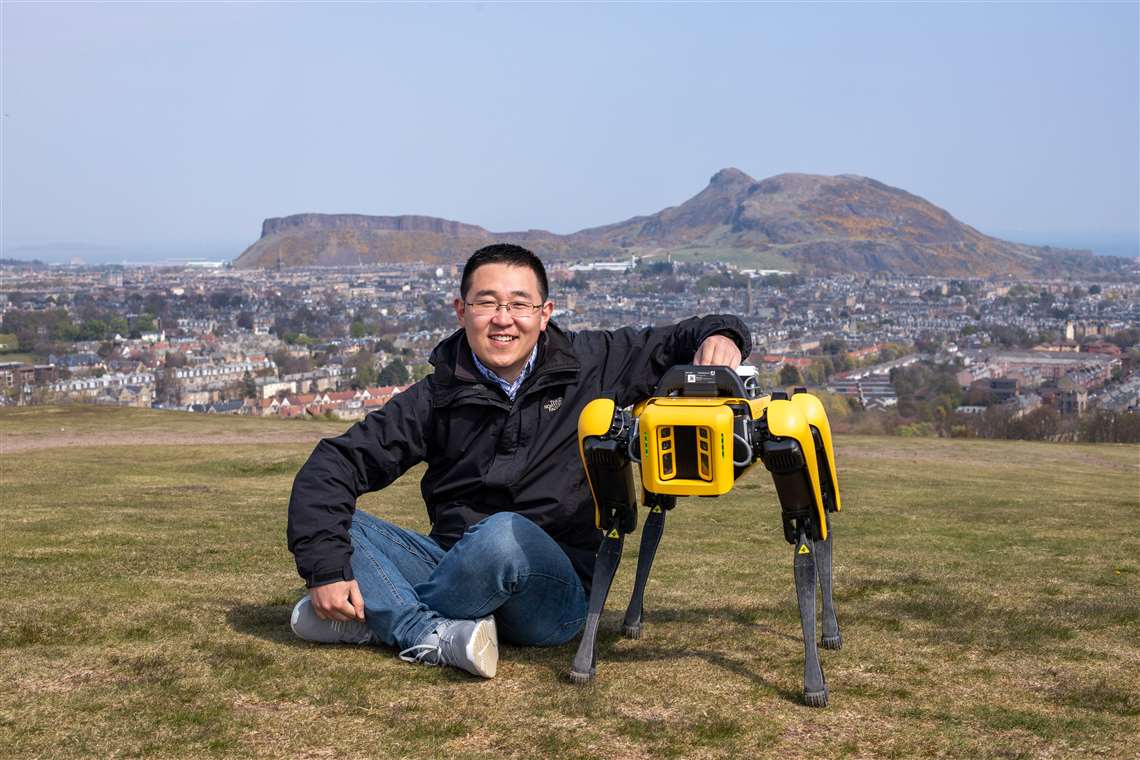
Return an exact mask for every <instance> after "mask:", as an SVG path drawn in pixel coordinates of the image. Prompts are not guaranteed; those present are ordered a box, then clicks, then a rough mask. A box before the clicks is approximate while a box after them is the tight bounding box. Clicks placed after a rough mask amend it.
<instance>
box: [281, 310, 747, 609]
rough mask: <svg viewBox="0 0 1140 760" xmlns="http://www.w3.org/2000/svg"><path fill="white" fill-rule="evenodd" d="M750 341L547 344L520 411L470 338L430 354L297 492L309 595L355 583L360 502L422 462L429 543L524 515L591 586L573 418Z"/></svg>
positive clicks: (554, 333) (314, 460)
mask: <svg viewBox="0 0 1140 760" xmlns="http://www.w3.org/2000/svg"><path fill="white" fill-rule="evenodd" d="M718 333H719V334H723V335H727V336H729V337H730V338H732V339H733V340H734V341H735V342H736V344H737V345H738V346H739V347H740V351H741V354H742V355H743V356H748V352H749V350H750V349H751V338H750V336H749V333H748V328H747V327H745V325H744V323H743V322H741V321H740V320H739V319H737V318H736V317H733V316H727V315H714V316H708V317H693V318H691V319H687V320H685V321H683V322H680V323H679V324H675V325H668V326H664V327H647V328H643V329H637V328H631V327H627V328H622V329H620V330H615V331H612V332H611V331H584V332H577V333H574V332H565V331H563V330H562V329H560V328H559V327H558V326H557V325H555V324H554V323H553V322H550V323H549V324H548V325H547V329H546V330H545V331H544V332H543V333H542V335H541V336H540V337H539V342H538V356H537V361H536V362H535V367H534V371H533V372H532V373H531V375H530V376H529V377H528V378H527V379H526V380H525V381H524V382H523V384H522V386H521V387H520V388H519V390H518V393H517V394H516V395H515V399H514V401H511V400H510V399H508V398H507V395H506V394H505V393H504V392H503V390H502V389H501V388H499V387H498V386H497V385H496V384H494V383H492V382H491V381H489V380H487V379H485V378H484V377H483V376H482V375H481V374H480V373H479V371H478V369H476V367H475V365H474V362H473V361H472V359H471V348H470V346H469V345H468V343H467V338H466V336H465V335H464V333H463V331H462V330H459V331H457V332H455V333H454V334H452V335H451V336H449V337H448V338H446V339H445V340H444V341H443V342H441V343H440V344H439V345H438V346H436V347H435V350H434V351H432V355H431V359H430V361H431V363H432V365H433V366H434V368H435V370H434V372H433V373H432V374H431V375H430V376H428V377H426V378H424V379H423V380H421V381H419V382H418V383H416V384H415V385H413V386H412V387H411V388H409V389H408V390H406V391H404V392H403V393H400V394H398V395H397V396H395V397H393V398H392V400H391V401H389V402H388V403H387V404H385V405H384V407H383V408H382V409H380V410H378V411H375V412H372V413H371V414H369V415H368V416H367V417H366V418H365V419H364V420H363V421H361V422H359V423H357V424H355V425H353V426H352V427H351V428H350V429H349V430H348V431H347V432H345V433H344V434H343V435H341V436H338V437H336V438H326V439H324V440H322V441H321V442H320V443H318V444H317V447H316V449H315V450H314V451H313V453H312V455H311V456H310V457H309V460H308V461H307V462H306V463H305V465H304V466H303V467H302V468H301V470H300V472H299V473H297V477H296V479H295V480H294V481H293V492H292V496H291V498H290V500H289V525H288V530H287V533H288V540H289V550H290V551H291V552H293V556H294V558H295V559H296V561H297V570H298V572H299V573H300V574H301V577H302V578H304V579H305V581H306V583H307V584H308V585H309V586H319V585H322V584H325V583H331V582H333V581H338V580H351V579H352V577H353V576H352V568H351V565H350V561H349V560H350V557H351V556H352V544H351V542H350V540H349V536H348V529H349V526H350V525H351V523H352V513H353V511H354V509H355V507H356V498H357V497H358V496H360V495H361V494H363V493H368V492H370V491H376V490H379V489H381V488H384V487H385V486H387V485H388V484H389V483H391V482H392V481H394V480H396V478H398V477H400V475H402V474H403V473H404V472H405V471H406V470H407V469H408V468H409V467H411V466H412V465H415V464H417V463H419V462H427V465H428V467H427V472H426V473H425V474H424V476H423V480H421V481H420V489H421V491H422V493H423V498H424V502H425V503H426V504H427V510H428V516H429V518H430V519H431V523H432V529H431V537H432V538H433V539H435V540H436V542H437V543H439V544H440V545H441V546H442V547H443V548H444V549H449V548H451V546H452V544H454V543H455V542H456V541H457V540H458V539H459V537H460V536H462V535H463V532H464V531H465V530H466V529H467V527H468V526H470V525H473V524H475V523H477V522H479V521H480V520H482V519H483V518H485V517H487V516H489V515H492V514H494V513H496V512H502V511H512V512H517V513H519V514H521V515H524V516H525V517H527V518H528V519H530V520H532V521H533V522H535V523H536V524H537V525H539V526H540V527H541V528H542V529H543V530H545V531H546V532H547V533H548V534H549V535H550V536H551V537H552V538H553V539H554V540H555V541H557V542H558V544H559V546H561V547H562V549H563V550H564V551H565V552H566V554H567V556H569V557H570V560H571V562H572V563H573V565H574V569H575V570H576V571H577V572H578V575H579V576H580V577H581V578H582V581H583V583H584V584H585V585H586V587H587V589H588V588H589V585H590V580H591V576H592V574H593V560H594V554H595V553H596V552H597V548H598V545H599V544H600V542H601V533H600V532H599V531H598V530H597V529H596V528H595V526H594V505H593V499H592V498H591V496H590V491H589V488H588V486H587V485H586V479H585V473H584V470H583V468H582V463H581V460H580V459H579V456H578V433H577V429H578V415H579V413H580V412H581V411H582V408H583V407H584V406H585V405H586V404H587V403H589V402H590V401H592V400H593V399H596V398H599V397H603V396H604V397H608V398H613V399H614V400H615V401H616V402H617V405H618V406H619V407H623V406H628V405H629V404H632V403H634V402H636V401H639V400H641V399H642V398H645V397H647V396H648V395H649V394H650V393H651V392H652V390H653V388H654V386H655V385H656V383H657V382H658V380H659V379H660V378H661V375H662V374H663V373H664V372H665V370H667V369H668V368H669V367H671V366H673V365H675V364H688V363H690V362H691V361H692V359H693V355H694V354H695V353H696V351H697V348H698V347H699V346H700V344H701V341H703V340H704V339H705V338H707V337H708V336H710V335H714V334H718Z"/></svg>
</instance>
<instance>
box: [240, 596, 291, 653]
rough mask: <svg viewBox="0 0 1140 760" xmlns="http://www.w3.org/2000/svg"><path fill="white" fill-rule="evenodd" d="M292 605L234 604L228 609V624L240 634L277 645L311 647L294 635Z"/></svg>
mask: <svg viewBox="0 0 1140 760" xmlns="http://www.w3.org/2000/svg"><path fill="white" fill-rule="evenodd" d="M292 611H293V606H292V605H291V604H277V603H270V604H238V603H235V604H232V605H231V606H229V607H228V608H227V609H226V622H227V623H229V625H230V628H232V629H234V630H235V631H237V632H238V633H244V634H246V635H249V636H256V637H258V638H259V639H265V640H266V641H272V642H273V643H275V644H287V645H289V646H293V647H310V646H312V644H310V643H309V642H306V641H302V640H301V639H299V638H297V637H296V636H294V635H293V630H292V629H291V628H290V627H289V615H290V613H291V612H292Z"/></svg>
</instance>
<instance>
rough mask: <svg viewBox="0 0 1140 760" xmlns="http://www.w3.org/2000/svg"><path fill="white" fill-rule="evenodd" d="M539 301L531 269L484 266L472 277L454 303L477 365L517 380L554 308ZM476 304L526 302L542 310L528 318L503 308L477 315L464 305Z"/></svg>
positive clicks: (536, 284) (503, 376)
mask: <svg viewBox="0 0 1140 760" xmlns="http://www.w3.org/2000/svg"><path fill="white" fill-rule="evenodd" d="M541 298H542V294H541V293H540V292H539V289H538V277H536V276H535V274H534V271H533V270H532V269H531V268H530V267H525V266H518V267H516V266H510V265H508V264H484V265H483V266H481V267H479V268H478V269H476V270H475V272H474V273H473V274H472V275H471V286H470V288H468V290H467V297H466V299H464V298H456V299H455V314H456V316H457V317H459V324H460V325H462V326H463V330H464V331H465V332H466V333H467V342H468V343H470V344H471V348H472V350H474V351H475V355H476V356H478V357H479V361H481V362H483V364H485V365H486V366H487V367H488V368H489V369H491V370H493V371H494V373H495V374H496V375H498V376H499V377H501V378H503V379H504V380H509V381H514V379H515V378H517V377H518V376H519V373H520V372H522V369H523V367H524V366H526V360H527V359H528V358H529V357H530V352H531V349H532V348H534V344H535V343H537V342H538V336H539V335H540V334H541V333H542V331H543V330H545V329H546V323H547V322H549V321H550V314H551V312H553V311H554V304H553V303H551V302H550V301H546V302H545V303H543V302H542V301H541V300H540V299H541ZM464 301H466V302H467V303H464ZM479 301H494V302H495V303H496V304H506V303H510V302H525V303H530V304H535V305H541V308H540V309H538V310H537V311H536V312H535V313H534V314H531V315H530V316H518V315H512V314H510V313H509V312H508V310H507V309H506V308H500V309H496V310H495V311H494V312H493V313H491V314H476V313H475V309H473V308H471V307H470V306H468V305H467V304H469V303H476V302H479Z"/></svg>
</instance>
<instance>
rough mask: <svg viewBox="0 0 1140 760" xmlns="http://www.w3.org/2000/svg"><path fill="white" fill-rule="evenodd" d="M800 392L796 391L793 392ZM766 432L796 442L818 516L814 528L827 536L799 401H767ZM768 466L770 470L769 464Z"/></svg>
mask: <svg viewBox="0 0 1140 760" xmlns="http://www.w3.org/2000/svg"><path fill="white" fill-rule="evenodd" d="M797 395H800V394H797ZM765 416H766V418H767V420H768V431H769V432H770V433H771V434H772V435H773V436H776V437H778V438H790V439H792V440H794V441H796V443H798V444H799V448H800V453H801V455H802V456H803V462H804V464H805V465H806V470H807V472H806V475H807V477H808V480H809V481H810V483H811V496H812V501H813V506H815V509H816V512H817V515H818V520H819V522H818V524H817V529H818V530H819V537H820V539H821V540H826V539H827V510H826V507H825V505H824V501H823V494H822V492H821V490H820V479H819V463H818V461H817V459H816V455H815V440H814V438H813V437H812V434H811V426H810V425H809V424H808V420H807V417H806V415H805V414H804V412H803V410H802V409H801V407H800V406H799V404H795V403H792V402H791V401H789V400H787V399H774V400H773V401H771V402H770V403H769V404H768V409H767V413H766V415H765ZM769 469H772V468H771V467H769Z"/></svg>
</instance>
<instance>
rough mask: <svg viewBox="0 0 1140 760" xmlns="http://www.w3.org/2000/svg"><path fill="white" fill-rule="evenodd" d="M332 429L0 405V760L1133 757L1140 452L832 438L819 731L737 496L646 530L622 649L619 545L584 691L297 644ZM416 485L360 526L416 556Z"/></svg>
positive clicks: (1137, 698)
mask: <svg viewBox="0 0 1140 760" xmlns="http://www.w3.org/2000/svg"><path fill="white" fill-rule="evenodd" d="M341 427H343V426H342V425H340V424H336V423H331V424H329V423H300V422H266V421H260V420H239V419H232V418H227V419H223V418H217V417H205V416H190V415H184V414H177V413H158V412H148V411H134V410H106V409H94V408H91V407H72V408H60V409H4V410H0V494H2V499H0V536H3V546H4V550H3V552H0V575H2V577H3V578H4V594H3V595H2V596H0V683H2V684H3V686H0V747H3V748H4V749H3V750H2V752H3V754H4V756H5V757H52V758H70V757H111V756H162V757H175V756H178V757H200V756H266V757H284V756H290V757H316V758H321V757H417V758H423V757H449V758H457V757H458V758H466V757H512V758H514V757H517V758H533V757H548V756H556V757H558V758H560V759H564V758H575V757H615V758H626V757H631V758H651V757H685V758H688V757H698V758H699V757H780V758H788V757H812V756H815V757H845V756H850V757H931V756H943V757H1010V758H1013V757H1092V756H1103V757H1137V756H1138V753H1140V744H1138V740H1140V694H1138V692H1137V687H1136V684H1137V683H1138V680H1137V676H1138V673H1140V638H1138V631H1140V594H1138V588H1140V528H1138V527H1137V525H1138V521H1140V448H1138V447H1136V446H1103V445H1102V446H1078V445H1052V444H1032V443H1023V442H978V441H968V442H967V441H956V440H933V439H927V440H915V439H897V438H873V437H840V438H839V440H838V458H839V464H840V467H841V471H840V478H841V481H840V484H841V487H842V489H843V504H844V507H845V509H844V512H843V513H842V514H841V515H839V517H838V518H837V519H836V521H835V536H836V539H835V540H836V544H835V552H836V554H835V576H836V603H837V607H838V611H839V620H840V625H841V627H842V631H843V641H844V648H843V650H842V651H839V652H823V653H822V655H823V661H824V668H825V670H826V673H827V679H828V684H829V686H830V691H831V706H830V707H828V708H826V709H822V710H821V709H812V708H807V707H804V706H802V705H801V703H800V688H801V677H802V659H801V658H802V645H801V642H800V640H799V623H798V617H797V613H796V608H795V597H794V590H793V585H792V573H791V564H792V553H791V549H790V547H788V546H787V545H786V544H785V543H784V542H783V538H782V534H781V531H780V525H779V517H778V505H777V502H776V497H775V493H774V490H773V488H772V486H771V482H770V479H769V478H768V476H767V474H766V473H765V472H763V471H762V470H760V469H756V470H753V471H752V473H750V474H749V476H748V477H747V478H746V479H745V480H742V481H741V482H740V483H739V484H738V486H737V488H736V490H735V491H734V492H733V493H732V494H730V495H729V496H728V497H724V498H721V499H716V500H706V499H699V500H697V499H692V500H683V501H682V502H681V504H680V505H679V506H678V508H677V510H676V511H675V512H673V513H672V514H671V515H670V517H669V522H668V524H667V526H666V532H665V537H664V540H663V542H662V545H661V549H660V551H659V553H658V558H657V565H656V568H655V571H654V576H653V577H652V578H651V580H650V584H649V590H648V593H647V598H646V607H647V613H646V627H645V631H644V633H643V638H642V639H641V640H639V641H628V640H625V639H623V638H621V636H620V634H619V632H618V629H619V623H620V615H621V613H622V611H623V610H624V606H625V601H626V600H627V599H628V594H629V590H630V586H631V583H632V581H631V577H632V573H633V567H634V564H635V558H636V548H637V536H636V535H635V536H633V537H632V538H631V540H630V541H629V542H627V544H628V545H629V547H630V548H629V550H628V551H627V554H626V557H625V561H624V562H623V566H622V568H621V570H620V571H619V579H618V581H617V582H616V583H615V590H614V593H613V594H612V595H611V598H610V605H609V608H608V611H607V614H606V616H605V618H604V619H603V623H602V632H601V635H600V637H599V656H600V661H599V667H598V677H597V679H596V682H595V683H594V684H593V685H591V686H587V687H584V688H582V687H575V686H572V685H571V684H569V683H568V681H567V680H566V678H565V673H566V671H567V669H568V667H569V664H570V661H571V659H572V657H573V653H574V649H575V647H576V642H575V643H571V644H568V645H566V646H563V647H559V648H555V649H522V648H511V647H505V648H504V649H503V651H502V660H501V662H500V666H499V674H498V676H497V677H496V678H495V679H493V680H490V681H482V680H478V679H474V678H472V677H469V676H467V675H465V674H463V673H461V672H458V671H454V670H450V669H438V668H428V667H420V666H413V665H408V664H405V663H402V662H399V661H398V660H397V659H396V657H395V655H394V653H393V652H392V651H389V650H384V649H376V648H368V647H363V648H353V647H320V646H314V645H309V644H306V643H304V642H301V641H299V640H296V639H294V638H293V637H292V635H291V634H290V632H289V628H288V614H289V610H290V608H291V606H292V604H293V602H294V601H295V600H296V599H297V598H298V597H299V595H300V594H301V593H302V585H301V583H300V581H299V579H298V578H297V576H296V574H295V572H294V570H293V565H292V560H291V557H290V556H289V554H288V552H287V551H286V549H285V542H284V524H285V509H286V501H287V497H288V491H289V486H290V483H291V479H292V476H293V474H294V472H295V471H296V470H297V468H298V467H299V466H300V465H301V463H302V462H303V461H304V460H305V458H306V456H307V455H308V452H309V450H310V449H311V447H312V442H313V441H314V440H315V439H316V438H317V437H319V436H320V435H327V434H331V433H335V432H338V431H339V430H340V429H341ZM60 428H63V429H62V430H60ZM241 441H247V442H241ZM417 475H418V472H416V471H413V472H411V473H409V474H408V475H407V476H406V477H404V478H403V479H402V480H400V481H399V482H398V483H396V484H395V485H394V486H393V487H392V488H390V489H388V490H386V491H384V492H382V493H379V494H371V495H369V496H367V497H365V498H364V499H362V502H361V506H362V507H363V508H365V509H368V510H370V511H374V512H376V513H379V514H382V515H384V516H386V517H388V518H390V519H394V520H395V521H397V522H400V523H401V524H404V525H407V526H411V527H416V528H420V529H426V527H427V525H426V519H425V515H424V510H423V508H422V506H421V504H420V500H419V491H418V487H417Z"/></svg>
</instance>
